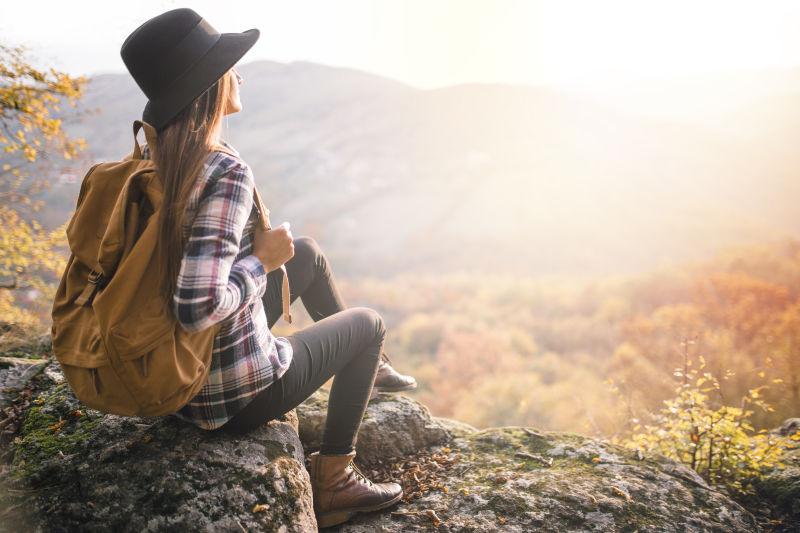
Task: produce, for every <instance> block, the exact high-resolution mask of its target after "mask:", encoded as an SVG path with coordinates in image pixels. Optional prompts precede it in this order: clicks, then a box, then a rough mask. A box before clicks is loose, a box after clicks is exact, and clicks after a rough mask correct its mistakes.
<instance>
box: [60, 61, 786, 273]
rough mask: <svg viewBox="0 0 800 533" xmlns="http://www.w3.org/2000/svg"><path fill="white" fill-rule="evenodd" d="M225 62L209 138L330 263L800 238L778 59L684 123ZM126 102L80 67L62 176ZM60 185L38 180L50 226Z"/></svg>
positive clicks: (423, 263)
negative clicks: (247, 171)
mask: <svg viewBox="0 0 800 533" xmlns="http://www.w3.org/2000/svg"><path fill="white" fill-rule="evenodd" d="M237 68H239V70H240V72H241V73H242V75H243V76H244V80H245V81H244V84H243V85H242V86H241V99H242V102H243V110H242V112H240V113H237V114H235V115H232V116H230V117H229V118H228V122H229V129H228V130H226V132H225V134H224V135H225V138H226V139H227V140H229V141H230V142H232V143H233V144H234V146H236V147H237V149H239V151H240V152H241V153H242V156H243V157H244V159H245V160H246V161H247V162H248V163H249V164H250V166H251V167H252V168H253V170H254V173H255V176H256V180H257V183H258V186H259V189H260V190H261V192H262V194H263V196H264V199H265V202H266V203H267V205H268V207H269V208H270V210H271V218H272V221H273V224H276V225H277V224H280V223H281V222H283V221H289V222H291V223H292V232H293V234H294V235H295V236H299V235H311V236H313V237H314V238H315V239H316V240H317V241H318V242H319V243H320V244H321V245H322V247H323V249H324V250H325V251H326V253H327V255H328V257H329V258H330V259H331V260H332V264H333V265H334V269H335V272H336V273H337V275H342V276H364V275H374V276H382V275H391V274H396V273H399V272H409V273H413V272H425V273H433V272H443V271H453V270H475V271H476V272H487V271H491V272H507V273H512V274H520V275H528V274H529V275H548V274H559V275H560V274H566V275H592V274H598V273H612V272H613V273H618V274H622V273H633V272H640V271H645V270H649V269H652V268H654V267H657V266H661V265H663V264H665V263H677V262H680V261H685V260H691V259H701V258H705V257H709V256H711V255H713V254H714V253H715V252H716V251H717V250H718V249H720V248H722V247H726V246H729V245H737V244H747V243H751V242H760V241H764V240H773V239H780V238H783V237H786V236H794V237H797V236H798V235H800V218H798V217H797V216H796V209H795V206H794V204H795V199H796V198H797V197H798V193H800V180H797V179H796V172H797V169H798V165H797V163H798V160H797V159H798V156H797V155H796V153H795V151H794V150H793V146H792V145H793V142H794V139H796V138H797V134H798V133H800V113H798V104H797V102H798V91H800V85H798V84H796V83H794V82H793V81H792V82H791V83H790V81H787V80H794V79H795V78H796V76H794V77H793V76H788V75H787V76H778V75H775V76H773V78H771V80H772V81H771V82H770V83H772V86H773V87H774V90H773V91H771V92H770V91H766V90H765V89H764V88H763V87H761V86H760V85H759V92H758V95H760V98H761V100H759V97H753V98H749V99H748V98H738V99H728V100H726V101H725V102H726V103H725V105H720V106H719V108H718V109H715V110H714V112H713V113H710V116H709V117H704V119H703V120H691V119H690V118H687V117H692V116H694V115H693V113H692V112H688V111H687V112H686V113H678V112H665V113H662V115H663V116H646V115H645V114H642V113H639V112H638V111H640V109H631V110H630V111H626V109H624V107H619V106H617V107H614V106H612V105H610V104H609V103H608V102H605V103H604V102H601V101H599V100H593V99H591V98H589V97H587V96H586V95H578V94H575V93H573V92H570V91H566V90H559V89H557V88H555V87H546V86H530V85H513V84H480V83H470V84H460V85H455V86H449V87H443V88H438V89H431V90H420V89H417V88H414V87H411V86H408V85H405V84H402V83H399V82H397V81H395V80H391V79H387V78H384V77H381V76H377V75H373V74H369V73H366V72H363V71H359V70H355V69H350V68H341V67H330V66H325V65H319V64H315V63H311V62H307V61H295V62H291V63H278V62H272V61H256V62H251V63H247V64H244V65H241V66H240V67H237ZM737 80H739V81H738V83H739V84H740V86H741V87H743V88H742V90H743V91H746V89H747V83H746V82H747V79H746V78H742V79H739V78H737ZM735 83H737V81H736V80H731V79H729V78H722V79H721V81H719V82H718V83H717V84H716V85H715V84H714V82H713V80H708V79H706V80H703V83H702V86H703V91H709V90H711V88H713V87H717V89H718V90H720V91H723V89H724V90H725V91H728V90H730V87H729V86H730V85H731V84H735ZM750 83H751V84H752V80H750ZM781 84H783V85H781ZM782 89H785V90H782ZM687 90H688V89H687ZM687 90H685V91H684V93H683V98H684V101H686V100H687V99H689V97H688V96H687V95H691V90H688V91H689V92H686V91H687ZM620 94H625V93H624V92H622V90H620ZM660 94H663V93H660ZM704 94H705V93H704ZM725 94H727V93H725ZM144 102H145V98H144V96H143V94H141V92H140V91H139V89H138V88H137V87H136V85H135V83H134V82H133V80H132V78H131V77H130V76H129V75H128V74H127V73H125V74H119V75H116V74H105V75H102V76H97V77H95V78H92V80H91V83H90V85H89V88H88V91H87V94H86V97H85V98H84V100H83V103H82V106H83V108H84V109H95V110H97V113H96V114H94V115H89V116H86V117H84V118H83V119H81V120H80V121H78V120H77V119H76V120H67V121H66V122H67V123H68V125H67V126H66V128H67V131H68V132H69V133H70V134H73V135H77V136H83V137H85V138H86V139H87V141H88V143H89V145H90V146H91V149H90V152H88V153H87V154H86V159H84V160H81V161H80V162H79V165H78V167H77V170H76V171H75V173H76V174H78V175H79V176H80V177H82V176H83V173H84V172H85V170H86V168H88V166H89V164H90V163H91V162H92V161H94V160H102V159H117V158H120V157H122V156H123V155H125V154H127V153H128V152H130V150H131V149H132V146H133V144H132V139H131V123H132V121H133V120H134V119H135V118H138V117H139V116H140V112H141V109H142V107H143V105H144ZM649 105H651V106H653V105H658V100H654V101H651V102H650V104H649ZM674 105H675V104H674V103H673V106H674ZM665 108H666V109H669V108H668V107H666V104H665ZM141 137H143V136H141ZM79 181H80V179H78V182H79ZM78 186H79V183H73V184H63V185H61V186H58V187H56V188H54V189H53V191H51V192H50V194H49V198H48V201H49V202H50V203H51V207H52V209H51V210H50V211H49V214H48V216H49V217H50V219H51V220H50V222H51V223H56V222H58V221H59V220H61V221H63V220H64V218H65V217H66V216H68V213H69V211H70V209H72V208H73V207H74V201H75V198H76V197H77V189H78Z"/></svg>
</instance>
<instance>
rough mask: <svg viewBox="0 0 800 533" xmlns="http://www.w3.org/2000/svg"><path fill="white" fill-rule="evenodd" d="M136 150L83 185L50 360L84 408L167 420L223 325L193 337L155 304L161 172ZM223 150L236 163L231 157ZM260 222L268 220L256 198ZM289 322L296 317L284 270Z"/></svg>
mask: <svg viewBox="0 0 800 533" xmlns="http://www.w3.org/2000/svg"><path fill="white" fill-rule="evenodd" d="M142 126H143V127H144V131H145V137H146V139H147V143H148V145H149V146H151V147H153V146H155V143H156V131H155V129H153V127H152V126H151V125H150V124H148V123H146V122H142V121H141V120H136V121H134V123H133V136H134V150H133V152H132V153H131V154H128V156H126V157H125V158H123V159H122V160H121V161H113V162H102V163H97V164H95V165H93V166H92V167H91V168H90V169H89V171H88V172H87V173H86V176H85V177H84V178H83V182H82V183H81V188H80V193H79V194H78V202H77V206H76V211H75V213H74V214H73V216H72V219H71V220H70V222H69V224H68V226H67V240H68V242H69V247H70V252H71V253H70V257H69V260H68V262H67V266H66V268H65V269H64V273H63V274H62V277H61V281H60V283H59V286H58V289H57V291H56V295H55V299H54V301H53V308H52V318H53V325H52V328H51V333H52V340H53V355H54V356H55V358H56V359H57V360H58V362H59V364H60V365H61V368H62V370H63V372H64V377H65V378H66V380H67V382H68V383H69V385H70V387H71V388H72V390H73V392H74V393H75V396H76V397H77V398H78V399H79V400H80V401H81V402H82V403H83V404H85V405H86V406H87V407H91V408H93V409H97V410H100V411H103V412H106V413H112V414H117V415H125V416H161V415H166V414H169V413H173V412H175V411H177V410H179V409H180V408H181V407H183V406H184V405H185V404H186V403H187V402H188V401H189V400H191V399H192V397H193V396H194V395H196V394H197V393H198V392H199V391H200V389H201V388H202V387H203V385H204V384H205V382H206V380H207V378H208V371H209V366H210V362H211V351H212V347H213V342H214V337H215V336H216V334H217V333H218V332H219V328H220V324H219V323H218V324H215V325H214V326H212V327H210V328H208V329H205V330H203V331H198V332H188V331H186V330H185V329H184V328H183V327H182V326H180V324H179V323H178V321H177V319H176V318H175V317H174V314H173V312H172V310H171V309H170V307H169V304H168V303H167V302H164V300H163V298H162V297H161V296H160V295H159V294H158V287H159V283H158V281H159V280H158V275H159V274H158V271H157V268H156V265H157V262H156V261H154V258H155V256H156V254H157V253H158V247H157V246H156V243H157V239H158V224H157V221H158V213H159V209H160V207H161V199H162V195H163V189H162V186H161V179H160V177H159V175H158V173H157V172H156V168H155V164H154V162H153V161H152V160H150V159H142V153H141V149H140V147H139V143H138V141H137V140H136V135H137V133H138V132H139V128H140V127H142ZM216 149H218V150H220V151H224V152H227V153H230V151H229V150H227V149H226V147H224V146H222V145H218V146H217V147H216ZM254 201H255V203H256V209H257V211H258V213H259V220H260V221H261V224H262V225H263V227H264V228H265V229H269V228H270V225H269V210H268V209H266V208H265V207H264V204H263V202H262V201H261V196H260V194H259V193H258V190H257V189H256V190H255V191H254ZM281 268H282V269H284V273H283V279H284V283H283V291H282V296H283V314H284V318H285V319H286V320H287V321H288V322H290V323H291V315H290V314H289V310H288V307H289V285H288V276H287V275H286V270H285V268H284V266H281Z"/></svg>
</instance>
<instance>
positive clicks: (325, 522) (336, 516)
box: [317, 492, 403, 528]
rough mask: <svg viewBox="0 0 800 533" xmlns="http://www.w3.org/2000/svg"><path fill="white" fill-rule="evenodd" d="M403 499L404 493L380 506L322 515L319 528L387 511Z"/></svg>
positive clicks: (343, 510) (351, 508)
mask: <svg viewBox="0 0 800 533" xmlns="http://www.w3.org/2000/svg"><path fill="white" fill-rule="evenodd" d="M402 498H403V493H402V492H401V493H400V494H398V495H397V496H395V497H394V498H392V499H391V500H387V501H385V502H383V503H379V504H378V505H370V506H366V507H350V508H348V509H337V510H335V511H328V512H325V513H320V514H318V515H317V526H318V527H319V528H323V527H331V526H335V525H337V524H341V523H343V522H347V521H348V520H350V518H352V517H353V515H354V514H356V513H366V512H370V511H378V510H380V509H385V508H386V507H391V506H392V505H394V504H395V503H397V502H399V501H400V500H401V499H402Z"/></svg>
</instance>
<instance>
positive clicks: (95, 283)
mask: <svg viewBox="0 0 800 533" xmlns="http://www.w3.org/2000/svg"><path fill="white" fill-rule="evenodd" d="M87 281H88V282H89V283H88V284H87V285H86V286H85V287H84V288H83V291H82V292H81V293H80V295H78V297H77V298H76V299H75V304H76V305H86V306H89V305H91V304H92V300H94V297H95V295H96V294H97V291H98V290H99V289H102V288H103V287H105V286H106V285H108V278H106V277H105V276H103V273H102V272H97V271H96V270H92V271H91V272H89V278H88V280H87Z"/></svg>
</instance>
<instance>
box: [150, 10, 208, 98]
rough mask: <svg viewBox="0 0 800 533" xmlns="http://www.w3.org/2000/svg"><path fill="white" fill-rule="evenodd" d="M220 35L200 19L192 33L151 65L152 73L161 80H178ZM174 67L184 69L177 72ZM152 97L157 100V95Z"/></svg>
mask: <svg viewBox="0 0 800 533" xmlns="http://www.w3.org/2000/svg"><path fill="white" fill-rule="evenodd" d="M220 35H221V34H220V33H219V32H218V31H217V30H215V29H214V27H213V26H211V24H209V23H208V22H206V20H205V19H202V18H201V19H200V22H198V23H197V26H195V27H194V28H192V31H190V32H189V33H187V34H186V36H185V37H184V38H183V39H181V40H180V42H178V44H177V45H175V47H174V48H173V49H172V50H170V51H169V53H168V54H166V55H165V56H164V57H162V58H161V60H160V61H159V62H158V63H157V64H155V65H153V71H154V72H155V74H156V75H157V76H158V77H160V78H162V79H168V80H175V79H177V78H179V77H180V76H181V75H183V74H184V73H185V72H186V71H187V70H189V69H190V68H192V66H193V65H194V64H195V63H196V62H197V61H198V60H199V59H200V58H201V57H203V55H205V53H206V52H208V51H209V50H211V48H212V47H213V46H214V45H215V44H217V41H218V40H219V38H220ZM175 65H183V66H184V67H185V68H184V69H183V70H182V71H180V72H177V71H176V70H175ZM167 85H170V84H169V83H168V84H167ZM154 97H155V98H157V97H158V95H154Z"/></svg>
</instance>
